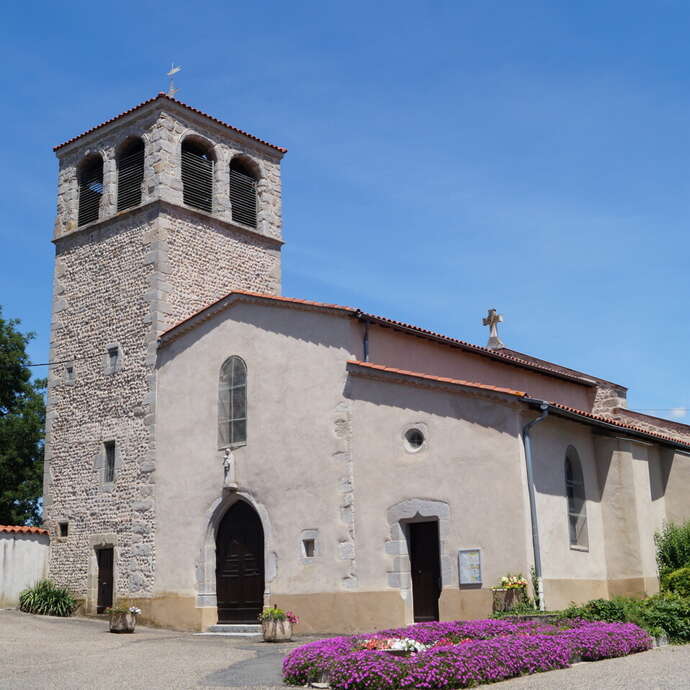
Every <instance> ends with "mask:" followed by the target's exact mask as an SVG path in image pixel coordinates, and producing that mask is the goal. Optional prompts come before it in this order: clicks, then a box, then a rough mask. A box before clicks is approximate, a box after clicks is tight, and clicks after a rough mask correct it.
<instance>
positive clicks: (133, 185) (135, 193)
mask: <svg viewBox="0 0 690 690" xmlns="http://www.w3.org/2000/svg"><path fill="white" fill-rule="evenodd" d="M143 183H144V142H143V141H142V140H141V139H139V138H136V139H130V140H129V141H126V142H125V143H124V144H123V145H122V147H121V148H120V150H119V152H118V156H117V210H118V211H124V210H125V209H126V208H133V207H134V206H139V204H140V203H141V188H142V185H143Z"/></svg>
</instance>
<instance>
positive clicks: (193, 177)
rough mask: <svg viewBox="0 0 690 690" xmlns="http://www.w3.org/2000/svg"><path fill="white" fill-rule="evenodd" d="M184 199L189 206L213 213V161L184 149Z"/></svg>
mask: <svg viewBox="0 0 690 690" xmlns="http://www.w3.org/2000/svg"><path fill="white" fill-rule="evenodd" d="M182 187H183V190H184V191H183V199H184V203H185V204H187V206H193V207H194V208H199V209H201V210H202V211H206V212H207V213H211V212H212V211H213V161H212V160H210V159H209V158H208V157H206V156H203V155H199V154H197V153H194V152H192V151H190V150H189V149H186V148H184V147H183V148H182Z"/></svg>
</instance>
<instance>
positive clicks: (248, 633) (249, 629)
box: [197, 623, 261, 637]
mask: <svg viewBox="0 0 690 690" xmlns="http://www.w3.org/2000/svg"><path fill="white" fill-rule="evenodd" d="M197 635H225V636H226V637H260V636H261V626H260V625H256V624H251V623H237V624H218V625H210V626H209V627H208V629H207V630H206V632H204V633H197Z"/></svg>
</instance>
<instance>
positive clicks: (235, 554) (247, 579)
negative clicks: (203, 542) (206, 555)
mask: <svg viewBox="0 0 690 690" xmlns="http://www.w3.org/2000/svg"><path fill="white" fill-rule="evenodd" d="M216 598H217V605H218V622H219V623H256V622H257V618H258V616H259V613H261V610H262V608H263V603H264V530H263V526H262V525H261V518H260V517H259V515H258V513H257V512H256V511H255V510H254V508H252V507H251V506H250V505H249V504H248V503H246V502H245V501H237V502H236V503H235V504H233V505H232V506H231V507H230V508H229V509H228V510H227V512H226V513H225V515H224V516H223V518H222V520H221V521H220V524H219V525H218V530H217V532H216Z"/></svg>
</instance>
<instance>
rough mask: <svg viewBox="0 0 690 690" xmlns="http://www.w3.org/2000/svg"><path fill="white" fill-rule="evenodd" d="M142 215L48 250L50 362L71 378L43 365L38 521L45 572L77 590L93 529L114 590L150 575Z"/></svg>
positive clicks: (147, 273)
mask: <svg viewBox="0 0 690 690" xmlns="http://www.w3.org/2000/svg"><path fill="white" fill-rule="evenodd" d="M151 221H152V219H151V218H147V217H146V214H142V213H139V214H136V215H132V216H130V217H129V218H128V219H123V220H121V221H119V222H118V223H116V224H111V225H108V226H102V227H100V228H97V229H94V230H93V231H92V232H89V233H84V234H79V235H76V236H74V237H68V238H65V239H64V240H63V241H61V242H60V243H59V244H58V246H57V256H56V270H55V292H56V302H55V305H54V321H53V338H52V358H51V359H52V361H58V362H60V361H63V360H69V361H70V364H72V366H73V367H74V372H75V379H74V381H73V382H69V381H68V380H67V376H66V369H65V365H56V366H54V367H52V368H51V372H50V382H49V383H50V389H49V409H50V434H49V438H48V439H47V461H48V472H49V478H48V481H49V491H47V492H46V517H47V518H48V520H47V527H48V528H49V529H50V532H51V538H52V542H53V545H52V550H51V567H50V570H51V575H53V576H54V577H55V578H56V579H57V580H58V581H59V582H60V583H61V584H64V585H67V586H68V587H70V589H72V590H73V591H74V592H75V593H77V594H78V595H82V596H86V594H87V578H88V568H89V562H90V557H91V553H90V549H91V547H90V538H91V537H92V536H93V535H97V534H101V535H106V534H114V535H116V543H115V544H109V545H112V546H115V547H117V550H118V568H117V570H116V573H117V582H116V585H115V586H116V591H118V592H123V591H142V590H146V589H147V588H148V587H149V586H150V584H151V582H152V577H153V560H152V554H153V511H152V503H151V498H150V497H151V494H152V492H153V478H152V474H151V472H150V471H149V470H150V469H152V468H150V467H147V466H145V464H144V463H145V461H146V460H147V459H148V458H149V454H150V451H151V435H150V430H149V427H148V424H147V422H149V421H150V420H147V419H146V409H145V407H144V402H145V399H146V396H147V394H148V381H147V375H148V374H149V371H150V368H149V366H148V364H147V362H146V341H147V336H148V333H147V331H148V325H147V324H146V323H145V321H146V318H147V316H148V314H149V304H148V303H147V301H146V299H145V293H146V291H147V288H148V285H149V281H150V279H151V276H152V274H153V266H152V265H151V264H148V265H147V264H146V263H145V257H146V254H147V250H148V248H149V243H148V242H147V239H146V230H147V227H148V225H149V223H150V222H151ZM115 343H117V344H118V345H119V347H120V348H121V352H122V366H121V368H120V370H119V371H116V372H115V373H112V374H110V373H106V366H105V365H106V361H105V360H106V346H107V345H108V344H115ZM109 440H114V441H115V442H116V444H117V447H118V450H119V456H120V457H119V465H118V466H117V468H116V478H115V482H114V483H113V484H112V485H110V486H106V485H105V483H104V481H103V479H104V478H103V462H102V457H103V443H104V441H109ZM60 521H68V523H69V535H68V537H67V538H66V539H65V538H60V537H59V534H58V530H57V523H58V522H60ZM135 523H136V525H137V526H138V528H137V532H134V531H133V527H134V526H135ZM106 541H111V540H110V539H106Z"/></svg>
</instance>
